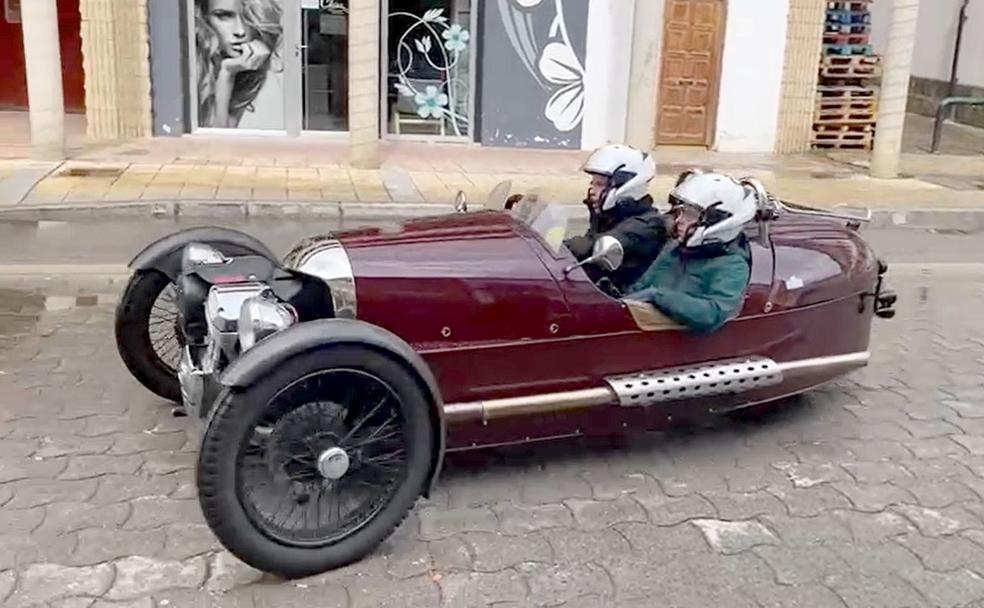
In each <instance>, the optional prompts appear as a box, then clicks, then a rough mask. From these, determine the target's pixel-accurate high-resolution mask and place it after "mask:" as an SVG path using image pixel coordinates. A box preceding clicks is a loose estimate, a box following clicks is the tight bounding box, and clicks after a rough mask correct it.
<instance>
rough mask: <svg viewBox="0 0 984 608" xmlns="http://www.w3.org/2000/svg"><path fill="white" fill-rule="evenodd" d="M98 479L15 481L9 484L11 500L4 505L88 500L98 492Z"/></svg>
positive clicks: (19, 505)
mask: <svg viewBox="0 0 984 608" xmlns="http://www.w3.org/2000/svg"><path fill="white" fill-rule="evenodd" d="M97 485H98V481H97V480H95V479H83V480H79V481H55V480H51V479H42V480H38V481H34V480H26V481H15V482H13V483H11V484H9V485H8V486H0V493H2V492H3V488H8V491H9V492H10V494H11V498H10V500H9V501H8V502H7V503H6V504H5V505H4V508H5V509H27V508H30V507H37V506H41V505H46V504H48V503H52V502H86V501H88V499H89V498H91V497H92V496H93V494H95V492H96V487H97Z"/></svg>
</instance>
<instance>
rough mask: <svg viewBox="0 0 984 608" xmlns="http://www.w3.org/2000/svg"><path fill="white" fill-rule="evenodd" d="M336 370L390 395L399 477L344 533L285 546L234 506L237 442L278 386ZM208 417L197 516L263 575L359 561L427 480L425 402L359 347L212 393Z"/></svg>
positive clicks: (319, 354) (392, 368)
mask: <svg viewBox="0 0 984 608" xmlns="http://www.w3.org/2000/svg"><path fill="white" fill-rule="evenodd" d="M339 368H345V369H354V370H358V371H362V372H366V373H370V374H373V375H375V376H376V377H377V378H379V379H380V380H382V381H384V382H386V383H387V384H388V385H389V386H390V388H392V389H393V391H394V392H395V393H396V395H397V397H398V398H399V400H400V408H401V411H402V414H403V419H404V420H405V421H406V428H407V431H408V439H407V441H406V444H407V445H406V449H407V452H408V454H407V475H406V479H404V480H403V483H402V484H401V485H400V486H399V487H398V488H397V489H396V491H395V493H394V495H393V496H392V498H391V500H390V502H389V503H388V504H387V505H386V506H385V507H384V508H383V509H382V510H381V511H379V513H377V514H376V515H375V517H374V518H373V519H371V520H370V521H369V522H368V523H367V524H365V525H364V526H363V527H362V528H361V529H360V530H358V531H356V532H354V533H353V534H352V535H350V536H348V537H346V538H343V539H342V540H340V541H339V542H337V543H336V544H333V545H328V546H323V547H316V548H301V547H296V546H288V545H286V544H283V543H281V542H278V541H275V540H273V539H272V538H270V537H268V536H267V535H265V534H264V533H263V532H262V531H261V530H258V529H257V528H256V527H255V526H254V525H253V523H252V522H251V521H250V519H249V517H248V515H247V514H246V511H245V508H244V507H243V505H242V504H241V503H240V501H239V497H238V493H237V489H236V486H237V482H236V480H237V477H238V470H237V455H238V452H239V449H240V443H241V441H242V440H243V439H244V437H245V436H246V434H247V433H248V432H249V431H250V429H251V428H252V425H253V423H254V421H255V419H256V418H257V417H258V416H259V415H260V414H261V413H262V412H263V411H264V408H266V406H267V404H268V402H269V401H270V400H271V399H272V398H273V397H274V396H275V395H276V394H277V393H278V392H279V391H280V390H281V389H282V388H284V387H286V386H288V385H289V384H291V383H293V382H294V381H296V380H298V379H300V378H303V377H304V376H307V375H309V374H311V373H314V372H317V371H321V370H329V369H339ZM210 418H211V419H210V421H209V424H208V427H207V428H206V429H205V433H204V436H203V437H202V442H201V449H200V452H199V455H198V466H197V471H196V474H197V482H198V498H199V503H200V505H201V508H202V513H203V514H204V516H205V521H206V522H207V523H208V526H209V528H211V530H212V532H213V533H214V534H215V535H216V537H217V538H218V540H219V542H220V543H222V545H223V546H224V547H225V548H226V549H228V550H229V551H230V552H231V553H232V554H234V555H235V556H236V557H238V558H239V559H240V560H242V561H243V562H245V563H247V564H249V565H250V566H253V567H254V568H256V569H258V570H262V571H264V572H269V573H272V574H276V575H279V576H282V577H285V578H299V577H304V576H311V575H315V574H320V573H322V572H326V571H328V570H333V569H335V568H340V567H342V566H345V565H348V564H351V563H353V562H355V561H358V560H360V559H362V558H363V557H365V556H366V555H368V554H369V553H371V552H372V551H373V550H374V549H375V548H376V547H377V546H378V545H379V544H380V543H381V542H382V541H384V540H385V539H386V538H387V537H389V535H390V534H392V532H393V531H394V530H395V529H396V528H397V526H399V525H400V523H401V522H403V520H404V519H405V518H406V516H407V515H408V514H409V512H410V510H411V509H412V508H413V506H414V504H415V503H416V502H417V499H418V498H419V497H420V495H421V494H422V492H423V490H424V488H425V485H426V484H427V483H428V482H429V479H428V478H427V477H428V474H429V471H430V462H431V456H432V450H433V449H435V446H434V439H433V430H432V424H433V423H432V421H431V414H430V404H429V400H428V398H427V396H426V395H425V393H424V391H423V390H422V389H421V387H420V385H419V384H418V383H417V382H416V380H415V378H414V377H413V376H411V374H410V373H409V372H408V371H407V370H406V369H405V368H404V366H403V365H401V364H400V363H399V362H397V361H395V360H394V359H392V358H390V357H387V356H384V355H381V354H379V353H377V352H375V351H373V350H370V349H367V348H362V347H357V346H340V347H333V348H329V349H324V350H318V351H312V352H307V353H303V354H301V355H298V356H296V357H293V358H291V359H289V360H287V361H284V362H282V363H281V364H280V365H279V366H278V367H277V368H276V369H275V370H274V371H273V373H270V374H267V375H265V376H264V377H263V378H261V379H260V380H259V381H258V382H256V384H254V385H253V386H252V387H250V388H249V389H246V390H245V391H227V392H224V393H223V394H222V395H220V397H219V399H218V400H217V403H216V404H215V409H214V412H213V415H212V416H211V417H210Z"/></svg>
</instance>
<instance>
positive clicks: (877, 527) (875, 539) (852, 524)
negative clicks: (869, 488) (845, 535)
mask: <svg viewBox="0 0 984 608" xmlns="http://www.w3.org/2000/svg"><path fill="white" fill-rule="evenodd" d="M834 516H835V517H836V518H838V519H840V520H841V521H843V522H844V523H845V524H846V525H847V527H848V528H849V529H850V531H851V537H852V538H853V539H854V542H855V543H858V544H863V545H869V544H877V543H883V542H885V541H887V540H889V539H892V538H894V537H896V536H899V535H901V534H907V533H909V532H914V531H915V530H916V528H915V526H913V525H912V524H911V523H909V520H907V519H906V518H904V517H902V516H901V515H898V514H897V513H892V512H891V511H885V512H882V513H858V512H856V511H835V512H834Z"/></svg>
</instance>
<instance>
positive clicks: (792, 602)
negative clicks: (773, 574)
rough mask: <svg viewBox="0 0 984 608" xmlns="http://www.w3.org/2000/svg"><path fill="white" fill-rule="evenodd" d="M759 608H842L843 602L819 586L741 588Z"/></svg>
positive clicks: (753, 585) (751, 586) (757, 585)
mask: <svg viewBox="0 0 984 608" xmlns="http://www.w3.org/2000/svg"><path fill="white" fill-rule="evenodd" d="M742 592H743V593H745V594H747V595H749V596H750V597H751V598H752V599H753V600H754V601H755V602H756V603H757V604H758V606H759V608H844V601H843V600H841V598H840V597H839V596H838V595H837V594H836V593H834V592H833V591H831V590H830V589H828V588H826V587H823V586H821V585H816V584H814V585H797V586H795V587H786V586H782V585H774V584H762V585H759V584H755V583H754V582H751V581H750V584H749V585H747V586H746V587H744V588H742Z"/></svg>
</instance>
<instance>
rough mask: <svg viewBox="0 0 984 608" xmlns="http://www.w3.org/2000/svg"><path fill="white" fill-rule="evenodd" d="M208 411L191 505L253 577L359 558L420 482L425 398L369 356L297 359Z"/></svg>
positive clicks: (389, 363)
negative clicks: (258, 573) (194, 504)
mask: <svg viewBox="0 0 984 608" xmlns="http://www.w3.org/2000/svg"><path fill="white" fill-rule="evenodd" d="M215 407H216V410H215V412H214V415H213V416H211V420H210V422H209V424H208V428H207V429H206V432H205V435H204V438H203V439H202V445H201V452H200V454H199V460H198V471H197V473H198V488H199V500H200V502H201V506H202V510H203V513H204V515H205V519H206V521H207V522H208V525H209V526H210V528H211V529H212V531H213V532H214V533H215V535H216V536H217V537H218V539H219V541H220V542H221V543H222V544H223V545H224V546H225V547H226V548H227V549H229V551H231V552H232V553H233V554H234V555H236V556H237V557H238V558H239V559H241V560H242V561H244V562H246V563H247V564H249V565H251V566H253V567H255V568H257V569H259V570H263V571H266V572H271V573H274V574H279V575H282V576H285V577H288V578H294V577H300V576H308V575H312V574H317V573H320V572H324V571H326V570H331V569H333V568H338V567H341V566H344V565H346V564H349V563H351V562H354V561H356V560H358V559H361V558H362V557H364V556H365V555H367V554H368V553H370V552H371V551H372V550H373V549H374V548H375V547H376V546H377V545H378V544H379V543H380V542H382V541H383V540H384V539H385V538H386V537H388V536H389V535H390V534H391V533H392V531H393V530H394V529H395V528H396V527H397V526H398V525H399V524H400V522H402V521H403V519H404V518H405V517H406V516H407V514H408V512H409V511H410V509H411V508H412V507H413V505H414V503H415V502H416V500H417V498H418V497H419V496H420V494H421V493H422V491H423V489H424V485H425V484H426V483H427V481H428V480H427V476H428V473H429V470H430V462H431V455H432V454H431V451H432V450H433V449H434V440H433V433H432V426H431V425H432V423H431V420H430V406H429V402H428V399H427V396H426V395H425V393H424V392H423V391H422V390H421V388H420V386H419V385H418V383H417V382H416V381H415V379H414V377H413V376H411V374H410V373H408V372H407V370H406V369H405V368H404V366H402V365H401V364H400V363H399V362H397V361H395V360H393V359H391V358H389V357H387V356H384V355H381V354H379V353H377V352H375V351H372V350H369V349H364V348H360V347H349V346H346V347H334V348H330V349H327V350H319V351H315V352H309V353H305V354H302V355H300V356H297V357H294V358H292V359H290V360H287V361H284V362H283V363H282V364H281V365H280V366H279V367H278V368H277V369H276V370H275V371H274V372H273V373H271V374H268V375H266V376H264V377H262V378H261V379H260V380H259V381H257V382H256V383H255V384H254V385H252V386H251V387H250V388H248V389H246V390H244V391H238V392H236V391H233V392H226V393H224V395H223V396H222V398H221V400H220V402H219V403H217V404H216V406H215Z"/></svg>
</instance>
